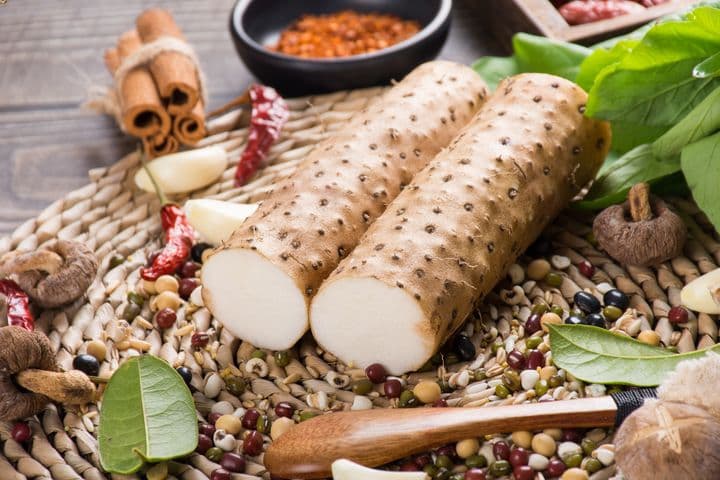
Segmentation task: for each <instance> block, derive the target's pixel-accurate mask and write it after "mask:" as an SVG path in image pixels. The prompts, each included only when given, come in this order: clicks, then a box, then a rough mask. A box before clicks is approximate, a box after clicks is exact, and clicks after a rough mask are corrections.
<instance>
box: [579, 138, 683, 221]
mask: <svg viewBox="0 0 720 480" xmlns="http://www.w3.org/2000/svg"><path fill="white" fill-rule="evenodd" d="M679 170H680V159H679V158H678V157H673V158H669V159H664V160H661V159H658V158H657V157H655V156H654V155H653V153H652V147H651V145H649V144H644V145H640V146H639V147H637V148H634V149H633V150H630V151H629V152H627V153H626V154H625V155H623V156H622V157H620V158H619V159H618V160H616V161H614V162H613V163H611V164H609V165H608V166H607V167H605V166H604V167H603V169H602V170H601V171H600V174H599V175H598V177H597V180H595V183H593V186H592V188H590V191H589V192H588V194H587V195H586V196H585V198H584V199H583V200H582V201H580V202H577V203H575V204H574V206H576V207H577V208H581V209H585V210H596V209H601V208H605V207H607V206H608V205H612V204H614V203H621V202H623V201H624V200H625V197H626V195H627V192H628V190H630V187H632V186H633V185H635V184H636V183H639V182H651V183H652V182H654V181H657V180H660V179H661V178H663V177H665V176H667V175H670V174H672V173H675V172H678V171H679Z"/></svg>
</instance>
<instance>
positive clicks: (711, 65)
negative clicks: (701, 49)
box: [692, 52, 720, 78]
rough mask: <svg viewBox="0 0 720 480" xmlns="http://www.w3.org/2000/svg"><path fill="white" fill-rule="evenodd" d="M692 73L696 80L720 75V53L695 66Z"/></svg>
mask: <svg viewBox="0 0 720 480" xmlns="http://www.w3.org/2000/svg"><path fill="white" fill-rule="evenodd" d="M692 73H693V77H695V78H708V77H715V76H717V75H718V74H720V52H718V53H716V54H715V55H713V56H712V57H710V58H708V59H707V60H705V61H703V62H700V63H698V64H697V65H695V68H693V72H692Z"/></svg>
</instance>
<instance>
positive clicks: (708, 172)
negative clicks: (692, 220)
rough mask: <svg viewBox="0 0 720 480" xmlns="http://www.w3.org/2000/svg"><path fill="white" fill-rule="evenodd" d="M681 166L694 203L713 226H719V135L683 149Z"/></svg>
mask: <svg viewBox="0 0 720 480" xmlns="http://www.w3.org/2000/svg"><path fill="white" fill-rule="evenodd" d="M681 165H682V171H683V173H684V174H685V178H686V179H687V183H688V186H689V187H690V190H691V191H692V194H693V198H694V199H695V202H696V203H697V204H698V206H699V207H700V209H701V210H702V211H703V212H704V213H705V215H707V216H708V218H709V219H710V221H711V222H712V223H713V225H720V203H719V202H718V182H719V181H720V133H716V134H715V135H713V136H711V137H705V138H703V139H702V140H699V141H697V142H695V143H692V144H690V145H688V146H687V147H685V148H683V151H682V155H681Z"/></svg>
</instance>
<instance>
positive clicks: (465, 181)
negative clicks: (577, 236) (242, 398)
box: [311, 74, 610, 374]
mask: <svg viewBox="0 0 720 480" xmlns="http://www.w3.org/2000/svg"><path fill="white" fill-rule="evenodd" d="M586 100H587V95H586V93H585V92H584V91H583V90H582V89H581V88H580V87H578V86H576V85H575V84H573V83H571V82H569V81H567V80H564V79H561V78H558V77H554V76H550V75H544V74H524V75H518V76H516V77H512V78H510V79H507V80H505V81H504V82H502V83H501V84H500V85H499V87H498V88H497V90H496V92H495V93H494V94H493V95H492V96H491V97H490V98H489V99H488V101H487V102H486V103H485V105H484V106H483V108H482V110H481V111H480V113H478V114H477V115H476V117H475V118H474V119H473V121H472V122H471V123H470V124H468V125H467V126H466V127H465V128H464V129H463V131H462V132H461V133H460V134H459V135H458V136H457V137H456V138H455V139H454V140H453V142H451V144H450V146H449V148H448V149H446V150H444V151H443V152H442V153H440V154H439V155H438V156H437V157H436V158H435V159H434V160H433V161H432V162H430V163H429V164H428V165H427V166H426V167H425V168H424V169H423V170H422V171H421V172H420V173H418V174H417V175H416V176H415V178H414V179H413V181H412V183H411V184H410V185H408V186H407V187H406V188H405V189H404V190H403V192H402V193H401V194H400V195H399V196H398V198H397V199H395V201H394V202H393V203H392V204H391V205H390V206H389V207H388V209H387V210H386V212H385V214H384V215H382V216H381V217H380V218H379V219H377V220H376V221H375V222H374V223H373V224H372V225H371V227H370V228H369V229H368V231H367V232H366V233H365V235H364V237H363V238H362V240H361V242H360V244H359V245H358V246H357V247H356V248H355V250H354V251H353V252H352V254H351V255H350V256H349V257H348V258H346V259H345V260H343V261H342V262H341V263H340V265H339V267H338V268H337V269H336V270H335V271H334V272H333V273H332V275H331V276H330V277H329V278H328V279H327V280H326V282H325V283H324V284H323V286H322V287H321V289H320V292H319V294H318V297H317V298H319V297H320V296H322V295H323V294H324V293H325V291H326V289H328V288H332V285H333V283H334V282H336V281H338V280H341V279H343V278H353V277H354V278H362V277H365V278H374V279H377V280H380V281H382V282H384V283H385V284H387V285H391V286H395V287H397V288H400V289H403V290H404V291H405V292H407V294H408V295H411V296H413V297H414V298H415V300H416V301H417V303H418V304H419V305H420V307H421V309H422V310H423V312H424V314H425V319H426V321H425V322H424V323H423V324H422V325H421V326H420V327H419V328H421V329H422V332H421V337H422V338H425V339H427V343H428V345H434V347H433V351H435V350H437V348H438V347H439V346H440V345H441V344H442V342H444V341H445V340H446V339H447V338H448V337H449V336H450V335H451V334H452V333H453V332H454V331H455V330H456V329H458V327H460V326H461V325H462V323H463V321H464V320H465V318H466V317H467V316H468V314H470V312H471V311H472V308H473V305H474V303H475V302H476V301H477V300H478V299H479V298H480V297H482V296H484V295H485V294H486V293H487V292H489V291H490V290H491V289H492V288H493V287H494V286H495V284H496V283H497V282H498V281H499V280H500V279H501V278H502V277H503V276H504V274H505V271H506V270H507V268H508V267H509V266H510V265H511V264H512V263H513V262H514V261H515V259H516V258H517V257H518V256H519V255H520V254H521V253H522V252H523V251H524V250H525V249H526V248H527V247H528V246H529V245H530V244H531V243H532V242H533V241H534V240H535V239H536V238H537V236H538V235H539V234H540V233H541V232H542V230H543V229H544V227H545V226H546V225H548V223H549V222H550V221H551V220H552V219H553V218H554V217H555V216H556V215H557V214H558V213H560V211H561V210H562V209H563V208H564V207H565V206H566V205H567V204H568V202H569V201H570V200H571V199H572V198H573V197H574V196H575V195H576V194H577V193H578V192H579V191H580V189H581V188H582V187H583V186H584V185H586V184H587V183H588V182H589V181H590V180H591V179H592V178H593V177H594V175H595V174H596V172H597V170H598V168H599V167H600V165H601V164H602V161H603V159H604V158H605V156H606V154H607V151H608V149H609V144H610V129H609V126H608V124H607V123H604V122H597V121H595V120H591V119H589V118H587V117H585V116H584V115H583V113H584V110H585V102H586ZM318 303H319V302H318ZM338 309H339V310H338V312H337V321H338V322H342V321H343V315H342V312H341V309H342V306H338ZM314 321H315V319H314V318H312V314H311V326H312V328H313V333H315V336H316V339H318V341H320V343H321V344H322V343H323V342H322V340H320V338H318V337H322V335H318V332H317V331H316V328H315V323H314ZM346 321H348V322H350V320H346ZM387 321H388V322H390V321H392V319H387ZM348 328H349V330H348V335H353V336H354V338H365V339H366V337H367V335H364V334H363V332H362V331H361V330H362V325H359V326H358V325H357V322H356V323H355V325H354V326H352V327H351V326H349V325H348ZM365 333H369V332H365ZM415 338H417V337H415ZM364 342H365V343H364V345H365V348H366V349H368V351H371V350H372V349H373V348H375V349H376V350H377V351H379V350H380V349H381V348H382V347H379V346H377V345H376V346H375V347H373V346H372V345H368V344H367V341H366V340H364ZM396 342H398V344H399V343H400V339H396ZM323 346H324V347H325V348H327V349H329V350H330V351H331V352H333V353H334V354H336V355H338V356H339V357H340V358H341V359H342V360H344V361H345V362H355V363H357V362H356V359H354V358H351V357H349V355H348V353H349V352H337V351H333V346H332V345H328V344H324V345H323ZM432 353H433V352H429V353H428V356H427V357H428V358H429V357H430V356H431V355H432ZM377 361H381V360H380V359H378V360H377ZM422 363H423V362H422V361H421V362H419V363H418V364H417V365H414V367H412V368H418V367H420V366H421V365H422ZM358 366H363V367H364V366H365V365H358ZM385 366H386V368H389V370H390V371H393V373H396V374H399V373H403V372H400V371H397V370H396V369H395V368H393V367H392V366H391V365H385Z"/></svg>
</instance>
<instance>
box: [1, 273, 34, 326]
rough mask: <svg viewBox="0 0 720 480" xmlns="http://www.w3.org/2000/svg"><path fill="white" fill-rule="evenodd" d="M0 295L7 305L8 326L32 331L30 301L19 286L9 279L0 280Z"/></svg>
mask: <svg viewBox="0 0 720 480" xmlns="http://www.w3.org/2000/svg"><path fill="white" fill-rule="evenodd" d="M0 295H4V296H5V303H7V319H8V325H10V326H16V327H20V328H24V329H25V330H29V331H33V330H34V329H35V319H34V318H33V315H32V312H30V299H29V298H28V296H27V294H26V293H25V292H24V291H23V289H22V288H20V286H19V285H18V284H17V283H15V282H14V281H12V280H10V279H7V278H5V279H3V280H0Z"/></svg>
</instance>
